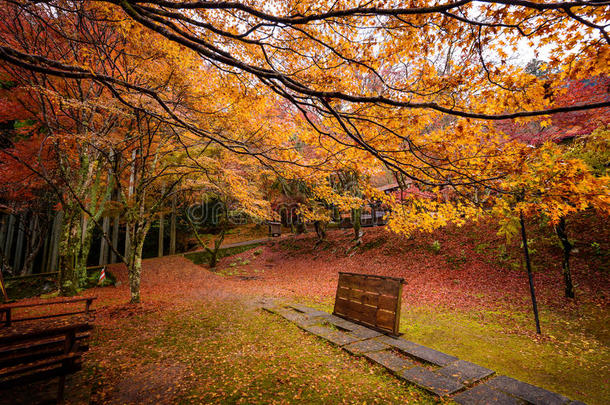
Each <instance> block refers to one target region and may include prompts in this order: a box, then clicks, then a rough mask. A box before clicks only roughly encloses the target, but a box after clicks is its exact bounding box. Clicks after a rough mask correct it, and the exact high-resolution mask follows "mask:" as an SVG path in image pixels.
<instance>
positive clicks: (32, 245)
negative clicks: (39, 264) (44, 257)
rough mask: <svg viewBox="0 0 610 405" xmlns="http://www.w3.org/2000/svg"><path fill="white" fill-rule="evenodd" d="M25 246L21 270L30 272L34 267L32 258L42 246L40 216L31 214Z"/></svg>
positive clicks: (34, 257)
mask: <svg viewBox="0 0 610 405" xmlns="http://www.w3.org/2000/svg"><path fill="white" fill-rule="evenodd" d="M27 246H28V249H27V254H26V256H25V261H24V262H23V270H24V273H25V274H32V272H33V269H34V260H35V259H36V256H38V253H39V252H40V248H41V247H42V232H41V229H40V218H39V216H38V215H36V214H32V219H31V221H30V231H29V235H28V243H27Z"/></svg>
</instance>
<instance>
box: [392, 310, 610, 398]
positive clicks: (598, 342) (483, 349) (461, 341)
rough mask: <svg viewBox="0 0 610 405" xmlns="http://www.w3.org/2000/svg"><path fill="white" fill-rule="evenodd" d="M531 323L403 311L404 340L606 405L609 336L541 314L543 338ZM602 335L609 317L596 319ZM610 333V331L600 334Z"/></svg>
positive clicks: (506, 316) (497, 315) (505, 314)
mask: <svg viewBox="0 0 610 405" xmlns="http://www.w3.org/2000/svg"><path fill="white" fill-rule="evenodd" d="M530 318H531V317H529V316H527V315H526V314H524V313H522V312H520V311H516V310H514V311H509V310H505V311H472V312H455V311H449V310H446V311H441V310H439V309H438V308H437V309H435V310H434V311H430V310H429V309H424V308H421V309H414V308H409V310H408V311H406V310H404V309H403V314H402V317H401V332H403V333H404V336H403V337H404V338H405V339H408V340H412V341H414V342H417V343H420V344H423V345H425V346H428V347H431V348H434V349H437V350H440V351H442V352H445V353H448V354H451V355H454V356H457V357H459V358H461V359H463V360H468V361H471V362H474V363H477V364H480V365H482V366H484V367H488V368H490V369H492V370H495V371H496V372H497V373H498V374H503V375H508V376H510V377H513V378H517V379H519V380H522V381H525V382H528V383H530V384H534V385H538V386H540V387H543V388H546V389H549V390H551V391H555V392H559V393H561V394H564V395H566V396H568V397H570V398H571V399H575V400H582V401H584V402H586V403H588V404H591V405H594V404H604V403H607V399H608V398H609V396H610V389H609V387H608V385H607V384H606V383H605V379H606V377H605V376H607V374H605V373H604V372H602V371H601V370H605V369H606V367H607V361H608V358H609V356H610V352H609V350H608V342H607V340H604V339H607V335H605V337H602V336H596V335H594V334H590V333H588V332H587V330H586V329H585V330H583V329H582V322H576V321H570V320H569V319H566V317H565V316H560V315H558V314H554V313H551V312H548V311H545V310H542V311H541V319H542V320H543V323H542V330H543V332H544V335H543V337H541V338H538V337H536V336H535V334H533V333H529V331H532V330H533V328H534V327H533V320H532V319H530ZM593 318H594V319H595V320H592V323H591V327H592V329H595V330H599V329H600V324H599V323H601V322H603V321H602V320H603V319H606V323H607V313H606V314H605V315H603V314H600V313H598V314H597V315H595V316H594V317H593ZM601 329H602V330H603V329H606V331H607V327H605V328H604V327H602V328H601Z"/></svg>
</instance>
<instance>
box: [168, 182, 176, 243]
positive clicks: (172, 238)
mask: <svg viewBox="0 0 610 405" xmlns="http://www.w3.org/2000/svg"><path fill="white" fill-rule="evenodd" d="M169 254H170V255H175V254H176V194H175V193H174V195H173V196H172V215H171V217H170V222H169Z"/></svg>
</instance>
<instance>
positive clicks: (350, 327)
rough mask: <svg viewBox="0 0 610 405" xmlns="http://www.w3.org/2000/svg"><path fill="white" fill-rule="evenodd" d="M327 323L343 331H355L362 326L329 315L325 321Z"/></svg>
mask: <svg viewBox="0 0 610 405" xmlns="http://www.w3.org/2000/svg"><path fill="white" fill-rule="evenodd" d="M325 320H326V321H327V322H328V323H330V324H332V325H335V326H337V327H339V328H342V329H345V330H349V331H352V330H355V329H358V328H362V326H360V325H358V324H355V323H353V322H350V321H347V320H345V319H343V318H340V317H338V316H336V315H330V316H329V317H328V318H326V319H325Z"/></svg>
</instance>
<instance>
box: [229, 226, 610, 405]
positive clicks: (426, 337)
mask: <svg viewBox="0 0 610 405" xmlns="http://www.w3.org/2000/svg"><path fill="white" fill-rule="evenodd" d="M592 221H593V222H594V221H596V219H595V218H587V215H584V216H583V217H581V218H576V219H574V220H573V221H572V223H571V225H572V233H573V234H574V235H577V239H576V240H575V244H576V247H577V249H578V251H577V252H576V254H575V257H574V259H573V263H572V264H573V273H574V279H575V281H576V283H577V295H578V296H577V299H576V300H574V301H571V300H567V299H565V298H564V297H563V290H562V279H561V275H560V261H559V258H560V254H561V251H560V250H559V248H558V247H557V245H556V243H555V241H554V236H553V235H552V233H550V232H549V230H548V228H547V227H545V226H542V225H541V226H531V225H530V228H531V229H530V236H531V238H532V239H534V240H535V242H534V246H535V253H534V255H533V260H534V264H535V269H536V270H535V271H536V274H535V280H536V288H537V294H538V299H539V306H540V312H541V322H542V330H543V335H542V336H537V335H536V334H535V333H534V326H533V316H532V314H531V301H530V300H529V290H528V287H527V278H526V276H525V273H524V271H523V270H522V267H521V266H522V263H521V259H520V250H519V243H518V241H517V240H515V241H512V242H511V243H508V244H506V243H505V241H503V240H502V239H501V238H499V237H497V236H496V233H495V229H493V227H492V226H490V225H489V224H487V225H486V224H482V225H477V226H469V227H466V228H465V229H452V228H448V229H445V230H443V232H437V233H435V234H432V235H417V236H416V237H415V238H414V239H411V240H404V239H400V238H395V237H392V236H390V235H388V234H386V233H385V232H384V231H382V230H380V229H368V230H367V235H365V240H364V241H365V244H364V247H363V248H362V249H360V250H359V251H356V252H353V251H352V252H348V248H349V246H350V245H349V243H350V242H349V238H350V235H349V233H348V232H335V233H332V234H331V235H330V237H329V239H330V243H329V244H328V245H326V246H323V247H317V248H314V247H313V246H314V243H313V242H314V240H313V237H312V236H306V237H304V238H300V239H299V238H297V239H295V240H293V241H290V240H289V241H282V242H280V243H278V244H276V246H274V247H272V248H270V249H268V252H265V253H264V254H263V255H262V257H261V258H260V259H256V258H250V259H251V260H252V261H253V262H252V263H251V264H250V265H248V266H243V268H242V270H241V273H240V274H247V273H248V269H250V271H251V272H256V274H260V273H259V272H260V269H261V268H263V266H269V267H270V268H267V269H265V270H264V272H265V273H264V274H265V275H264V278H263V280H261V281H260V282H259V284H258V285H257V287H256V288H261V289H265V288H267V289H270V291H269V293H270V294H271V295H278V294H279V295H286V296H288V297H297V299H298V300H301V301H303V302H306V303H310V304H313V305H314V306H318V307H320V308H323V309H325V310H328V311H330V310H332V303H333V298H334V288H335V286H336V272H337V271H341V270H344V271H360V272H365V273H377V274H387V275H391V276H400V277H405V279H406V280H407V285H406V286H405V292H404V294H405V296H404V297H403V300H404V305H403V310H402V319H401V325H402V331H403V332H404V333H405V338H407V339H409V340H413V341H416V342H418V343H421V344H424V345H427V346H429V347H433V348H435V349H438V350H442V351H444V352H447V353H450V354H453V355H456V356H458V357H460V358H463V359H465V360H469V361H473V362H476V363H478V364H481V365H483V366H486V367H489V368H491V369H493V370H496V371H497V372H498V373H500V374H506V375H509V376H512V377H515V378H518V379H521V380H523V381H526V382H529V383H531V384H535V385H539V386H542V387H545V388H547V389H550V390H553V391H556V392H560V393H562V394H565V395H567V396H569V397H570V398H572V399H579V400H583V401H585V402H587V403H589V404H606V403H608V402H610V387H609V386H608V384H607V381H608V378H609V377H610V370H609V369H608V364H609V361H610V333H609V330H608V326H609V322H608V321H609V319H610V312H609V310H608V305H607V304H608V298H609V297H610V294H609V292H610V284H609V283H608V270H607V268H606V267H607V262H606V261H605V258H606V257H607V256H608V237H607V236H608V229H606V228H604V227H599V226H595V224H594V223H593V222H592ZM435 240H438V241H439V242H440V246H441V249H440V251H439V252H435V251H434V249H433V248H431V246H432V244H433V242H434V241H435ZM596 245H599V248H598V247H597V246H596ZM346 252H348V253H346ZM269 263H271V264H269ZM253 274H254V273H253ZM265 279H266V280H265ZM255 283H256V282H255ZM270 283H272V284H273V285H274V288H271V287H269V284H270Z"/></svg>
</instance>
